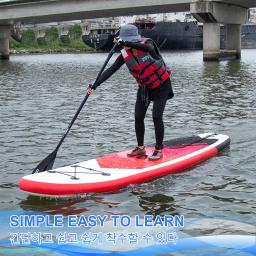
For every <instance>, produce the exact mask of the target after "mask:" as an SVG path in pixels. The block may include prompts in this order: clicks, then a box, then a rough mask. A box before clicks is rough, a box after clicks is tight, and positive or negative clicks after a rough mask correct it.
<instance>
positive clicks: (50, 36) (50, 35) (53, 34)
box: [45, 27, 59, 43]
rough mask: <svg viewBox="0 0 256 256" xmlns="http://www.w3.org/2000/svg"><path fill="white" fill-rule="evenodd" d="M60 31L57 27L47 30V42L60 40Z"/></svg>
mask: <svg viewBox="0 0 256 256" xmlns="http://www.w3.org/2000/svg"><path fill="white" fill-rule="evenodd" d="M58 38H59V32H58V29H57V28H55V27H51V28H48V29H47V30H46V32H45V39H46V42H47V43H48V42H49V43H52V42H56V41H58Z"/></svg>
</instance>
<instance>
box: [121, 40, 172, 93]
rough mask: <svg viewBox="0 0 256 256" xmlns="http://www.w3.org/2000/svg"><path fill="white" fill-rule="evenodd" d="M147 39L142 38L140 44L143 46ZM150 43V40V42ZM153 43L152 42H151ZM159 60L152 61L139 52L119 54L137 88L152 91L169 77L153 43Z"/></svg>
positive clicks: (133, 50) (149, 57) (168, 71)
mask: <svg viewBox="0 0 256 256" xmlns="http://www.w3.org/2000/svg"><path fill="white" fill-rule="evenodd" d="M148 40H151V39H149V38H143V39H142V40H141V41H140V43H141V44H145V43H146V42H147V41H148ZM151 41H152V40H151ZM152 42H153V41H152ZM153 44H154V47H155V50H156V53H157V54H158V55H159V57H160V59H159V60H156V59H154V58H153V57H152V56H151V55H150V54H149V53H148V52H143V51H141V50H135V49H129V50H125V49H122V50H121V53H122V56H123V59H124V61H125V64H126V65H127V67H128V69H129V71H130V73H131V74H132V75H133V77H134V78H135V79H136V80H137V83H138V84H139V86H146V87H147V88H150V89H154V88H156V87H158V86H160V85H161V84H163V82H164V81H165V80H166V79H168V78H169V77H170V70H169V69H168V68H167V67H166V65H165V63H164V60H163V58H162V56H161V55H160V52H159V49H158V48H157V46H156V44H155V43H154V42H153Z"/></svg>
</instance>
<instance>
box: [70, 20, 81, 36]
mask: <svg viewBox="0 0 256 256" xmlns="http://www.w3.org/2000/svg"><path fill="white" fill-rule="evenodd" d="M69 35H70V37H71V39H79V38H80V37H81V36H82V28H81V26H80V25H79V24H75V25H74V26H70V28H69Z"/></svg>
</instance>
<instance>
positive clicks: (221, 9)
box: [190, 0, 249, 61]
mask: <svg viewBox="0 0 256 256" xmlns="http://www.w3.org/2000/svg"><path fill="white" fill-rule="evenodd" d="M190 12H191V13H192V14H193V16H194V17H195V18H196V19H197V20H198V21H199V22H202V23H203V24H204V32H203V40H204V41H203V45H204V47H203V49H204V54H203V56H204V60H205V61H209V60H221V59H226V58H240V57H241V24H244V23H246V22H247V20H248V14H249V12H248V9H246V8H243V7H241V6H236V5H233V4H227V3H219V2H209V1H204V0H200V1H194V2H193V3H191V4H190ZM220 24H226V27H227V37H226V49H224V50H220Z"/></svg>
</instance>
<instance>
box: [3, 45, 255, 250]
mask: <svg viewBox="0 0 256 256" xmlns="http://www.w3.org/2000/svg"><path fill="white" fill-rule="evenodd" d="M163 55H164V58H165V60H166V62H167V63H168V64H169V65H171V66H172V72H173V88H174V92H175V97H174V98H173V99H172V100H170V101H169V102H168V104H167V106H166V111H165V117H164V120H165V138H166V139H171V138H176V137H182V136H187V135H193V134H197V133H204V132H216V133H223V134H227V135H229V136H230V137H231V145H230V148H229V149H228V150H226V151H224V152H223V153H221V154H220V155H219V156H217V157H215V158H212V159H210V160H208V161H206V162H204V163H203V164H200V165H199V166H196V167H195V168H193V169H192V170H190V171H189V172H185V173H183V174H179V175H169V176H165V177H163V178H161V179H158V180H155V181H152V182H149V183H145V184H141V185H133V186H128V187H126V188H124V189H121V190H119V191H115V192H113V193H105V194H91V195H87V196H85V197H83V198H75V199H69V200H55V199H42V198H38V197H35V196H28V195H27V194H25V193H23V192H22V191H20V190H19V188H18V181H19V179H20V178H21V177H22V176H24V175H26V174H29V173H31V171H32V170H33V169H34V167H35V166H36V165H37V164H38V163H39V162H40V161H41V160H42V159H43V158H44V157H45V156H47V155H48V154H49V153H50V152H51V151H52V150H53V149H54V148H55V147H56V145H57V143H58V142H59V140H60V138H61V136H62V134H63V133H64V131H65V130H66V128H67V126H68V124H69V122H70V121H71V119H72V117H73V115H74V113H75V112H76V110H77V108H78V106H79V104H80V102H81V101H82V99H83V97H84V90H85V88H86V86H87V84H88V83H90V82H93V80H94V78H95V77H96V75H97V72H98V71H99V70H100V68H101V65H102V64H103V62H104V60H105V58H106V57H107V54H106V53H97V54H95V53H88V54H56V55H55V54H51V55H22V56H11V59H10V61H2V62H0V109H1V111H0V117H1V126H0V142H1V147H0V170H1V172H0V202H1V205H0V210H1V211H4V210H8V211H11V210H32V211H37V212H44V213H48V214H80V213H82V214H85V215H90V214H96V213H97V214H107V215H111V214H128V215H136V214H139V215H145V214H152V215H164V214H173V215H174V214H182V215H184V216H185V218H186V219H193V218H202V219H201V220H200V221H201V223H204V224H203V225H198V226H195V224H194V226H193V225H192V226H193V227H192V226H188V227H187V229H185V231H186V232H187V234H191V235H193V236H198V235H219V234H234V233H235V234H239V235H240V234H241V235H244V234H245V235H253V234H254V235H255V229H256V228H255V225H254V223H255V220H256V218H255V216H256V196H255V195H256V186H255V184H256V176H255V171H256V167H255V166H256V165H255V155H256V143H255V142H256V132H255V129H256V111H255V98H256V84H255V81H256V58H255V56H256V50H243V51H242V58H241V60H227V61H222V62H203V61H202V51H186V52H183V51H178V52H164V53H163ZM114 59H115V57H113V59H112V60H111V61H113V60H114ZM135 96H136V86H135V82H134V80H133V78H132V77H131V76H130V75H129V74H128V72H127V70H126V68H125V67H123V68H121V69H120V70H119V71H118V72H117V73H116V74H115V75H114V76H113V77H111V78H110V79H109V80H108V81H107V82H105V83H104V84H103V85H101V86H100V87H99V88H98V89H97V91H95V93H94V94H93V95H92V96H91V97H90V98H89V99H88V101H87V103H86V105H85V106H84V108H83V110H82V112H81V114H80V116H79V117H78V119H77V120H76V122H75V124H74V126H73V128H72V130H71V132H70V134H69V135H68V137H67V138H66V139H65V141H64V143H63V145H62V147H61V149H60V150H59V152H58V157H57V159H56V162H55V167H57V166H63V165H69V164H72V163H76V162H81V161H84V160H87V159H91V158H94V157H96V156H99V155H103V154H106V153H111V152H114V151H120V150H123V149H126V148H129V147H133V146H134V145H135V141H136V140H135V134H134V124H133V114H134V103H135ZM145 122H146V135H145V142H146V143H147V144H149V143H152V142H154V130H153V123H152V120H151V108H150V109H149V111H148V113H147V117H146V121H145ZM209 216H215V218H214V223H211V221H210V220H211V218H210V217H209ZM216 216H218V217H216ZM220 216H228V220H227V219H226V220H225V221H223V218H222V217H220ZM231 216H235V220H234V219H232V218H231ZM204 218H207V221H206V222H205V219H204ZM223 255H224V254H223Z"/></svg>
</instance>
